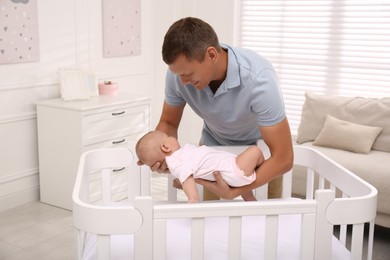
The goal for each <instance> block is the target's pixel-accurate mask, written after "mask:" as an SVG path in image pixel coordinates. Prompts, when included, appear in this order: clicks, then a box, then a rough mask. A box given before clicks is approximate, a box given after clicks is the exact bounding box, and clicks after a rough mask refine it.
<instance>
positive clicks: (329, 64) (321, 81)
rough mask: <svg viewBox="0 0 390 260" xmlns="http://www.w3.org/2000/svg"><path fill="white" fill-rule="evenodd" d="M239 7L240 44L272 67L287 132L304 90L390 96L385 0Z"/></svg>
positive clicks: (389, 12)
mask: <svg viewBox="0 0 390 260" xmlns="http://www.w3.org/2000/svg"><path fill="white" fill-rule="evenodd" d="M239 6H240V8H239V19H238V21H239V23H238V24H239V25H238V34H237V35H238V42H239V45H240V46H242V47H246V48H250V49H253V50H254V51H256V52H258V53H259V54H261V55H263V56H265V57H266V58H268V59H269V60H270V61H271V62H272V64H273V65H274V66H275V68H276V70H277V72H278V75H279V79H280V85H281V88H282V92H283V96H284V99H285V104H286V109H287V116H288V118H289V121H290V125H291V130H292V134H296V132H297V128H298V125H299V122H300V114H301V108H302V105H303V102H304V93H305V91H310V92H313V93H317V94H322V93H323V94H335V95H343V96H364V97H379V98H380V97H385V96H386V97H390V0H364V1H363V0H328V1H321V0H302V1H294V0H284V1H282V0H281V1H278V0H269V1H262V0H261V1H260V0H259V1H249V0H240V1H239ZM389 120H390V119H389Z"/></svg>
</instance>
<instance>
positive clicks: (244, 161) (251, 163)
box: [236, 146, 264, 176]
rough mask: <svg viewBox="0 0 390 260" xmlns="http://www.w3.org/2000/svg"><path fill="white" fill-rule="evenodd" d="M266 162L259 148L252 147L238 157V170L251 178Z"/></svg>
mask: <svg viewBox="0 0 390 260" xmlns="http://www.w3.org/2000/svg"><path fill="white" fill-rule="evenodd" d="M263 162H264V156H263V152H262V151H261V150H260V148H259V147H258V146H250V147H248V148H247V149H246V150H245V151H243V152H242V153H240V154H239V155H238V156H237V157H236V163H237V166H238V168H240V170H242V171H243V172H244V174H245V176H250V175H252V173H253V172H254V170H255V169H256V168H257V167H259V166H260V164H262V163H263Z"/></svg>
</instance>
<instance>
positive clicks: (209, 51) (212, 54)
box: [206, 46, 218, 62]
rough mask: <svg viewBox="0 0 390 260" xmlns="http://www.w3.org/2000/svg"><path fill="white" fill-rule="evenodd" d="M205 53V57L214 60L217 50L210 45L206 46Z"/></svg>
mask: <svg viewBox="0 0 390 260" xmlns="http://www.w3.org/2000/svg"><path fill="white" fill-rule="evenodd" d="M206 55H207V58H208V59H210V60H211V61H212V62H215V61H216V60H217V58H218V52H217V50H216V49H215V48H214V47H212V46H210V47H208V48H207V50H206Z"/></svg>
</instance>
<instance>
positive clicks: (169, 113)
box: [156, 101, 185, 138]
mask: <svg viewBox="0 0 390 260" xmlns="http://www.w3.org/2000/svg"><path fill="white" fill-rule="evenodd" d="M184 107H185V105H182V106H171V105H169V104H168V103H167V102H165V101H164V105H163V109H162V112H161V116H160V121H159V122H158V124H157V126H156V130H159V131H161V132H164V133H166V134H167V135H168V136H173V137H175V138H177V129H178V128H179V124H180V121H181V117H182V115H183V111H184Z"/></svg>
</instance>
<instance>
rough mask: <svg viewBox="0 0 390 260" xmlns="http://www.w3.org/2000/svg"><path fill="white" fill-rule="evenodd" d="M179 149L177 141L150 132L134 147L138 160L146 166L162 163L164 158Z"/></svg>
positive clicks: (161, 134) (160, 133) (161, 133)
mask: <svg viewBox="0 0 390 260" xmlns="http://www.w3.org/2000/svg"><path fill="white" fill-rule="evenodd" d="M178 148H179V144H178V142H177V140H176V139H175V138H173V137H169V136H168V135H167V134H166V133H164V132H160V131H150V132H149V133H147V134H145V135H144V136H143V137H141V139H139V141H138V142H137V144H136V146H135V152H136V153H137V156H138V160H140V161H141V162H142V163H143V164H145V165H147V166H149V167H150V166H153V165H154V164H155V163H156V162H163V161H164V160H165V156H167V155H170V154H171V153H172V152H174V151H176V150H177V149H178Z"/></svg>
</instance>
